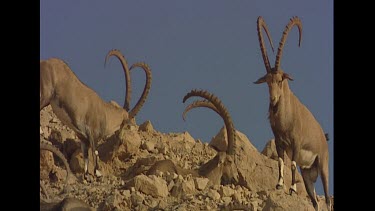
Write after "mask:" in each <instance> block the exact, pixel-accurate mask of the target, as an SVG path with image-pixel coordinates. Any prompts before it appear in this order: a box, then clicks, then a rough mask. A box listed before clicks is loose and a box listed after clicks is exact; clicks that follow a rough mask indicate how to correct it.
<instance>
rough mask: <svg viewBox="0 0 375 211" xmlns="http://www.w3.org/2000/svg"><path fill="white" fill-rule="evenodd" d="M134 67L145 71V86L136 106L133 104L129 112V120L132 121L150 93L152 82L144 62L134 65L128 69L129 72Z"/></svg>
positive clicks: (149, 71) (148, 68)
mask: <svg viewBox="0 0 375 211" xmlns="http://www.w3.org/2000/svg"><path fill="white" fill-rule="evenodd" d="M135 67H140V68H142V69H143V70H144V71H145V73H146V84H145V87H144V89H143V92H142V95H141V97H140V98H139V100H138V102H137V104H135V106H134V108H133V109H132V110H131V111H130V112H129V119H132V118H133V117H135V116H136V115H137V114H138V112H139V110H140V109H141V108H142V106H143V104H144V103H145V101H146V98H147V96H148V93H149V92H150V88H151V81H152V74H151V69H150V67H149V66H148V65H147V64H146V63H144V62H138V63H135V64H133V65H132V66H131V67H130V70H132V69H133V68H135Z"/></svg>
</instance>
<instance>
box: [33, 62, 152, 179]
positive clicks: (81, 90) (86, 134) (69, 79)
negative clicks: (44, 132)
mask: <svg viewBox="0 0 375 211" xmlns="http://www.w3.org/2000/svg"><path fill="white" fill-rule="evenodd" d="M132 67H141V68H143V69H144V70H145V72H146V75H147V80H146V85H145V89H146V90H144V91H143V94H142V96H141V99H140V100H139V101H138V103H137V105H136V106H135V107H134V109H133V110H132V111H130V112H129V113H128V111H127V110H125V109H124V108H120V107H117V106H115V105H113V104H112V103H108V102H105V101H103V100H102V99H101V98H100V97H99V96H98V94H97V93H96V92H95V91H93V90H92V89H90V88H89V87H88V86H86V85H85V84H83V83H82V82H81V81H80V80H79V79H78V78H77V76H76V75H75V74H74V73H73V72H72V70H71V69H70V68H69V66H68V65H67V64H66V63H65V62H64V61H62V60H61V59H57V58H51V59H48V60H41V61H40V110H42V109H43V108H44V107H45V106H47V105H51V106H52V110H53V112H54V113H55V114H56V116H57V117H58V118H59V119H60V121H61V122H62V123H63V124H65V125H67V126H68V127H70V128H71V129H72V130H74V131H75V133H76V134H77V136H78V138H79V139H80V140H81V147H82V152H83V156H84V158H85V174H84V177H86V176H87V174H88V147H91V149H92V154H93V159H94V172H95V175H96V176H98V177H100V176H101V173H100V171H99V170H98V167H99V165H98V160H97V159H98V158H97V157H98V152H97V151H96V144H97V142H98V141H99V140H100V139H102V138H106V137H108V136H110V135H112V134H113V133H114V132H115V131H117V130H118V129H120V126H121V125H122V123H123V122H125V121H129V120H130V119H132V118H133V117H134V116H135V115H136V114H137V112H138V111H139V110H140V108H141V106H142V105H143V103H144V102H145V99H146V97H147V94H148V92H149V89H150V86H151V70H150V69H149V67H148V66H147V65H146V64H144V63H136V64H134V65H133V66H132ZM124 71H125V76H126V81H127V82H128V83H129V81H130V77H129V72H128V69H127V68H124ZM128 90H129V89H127V90H126V94H125V99H126V100H127V99H130V97H128V96H129V94H128ZM87 146H88V147H87Z"/></svg>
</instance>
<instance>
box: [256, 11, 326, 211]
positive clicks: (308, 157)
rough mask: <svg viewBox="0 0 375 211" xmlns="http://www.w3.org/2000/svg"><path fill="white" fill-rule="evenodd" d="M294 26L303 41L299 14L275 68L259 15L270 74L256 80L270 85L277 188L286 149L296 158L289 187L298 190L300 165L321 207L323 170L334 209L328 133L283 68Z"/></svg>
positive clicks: (280, 179) (314, 200)
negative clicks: (319, 190) (318, 182)
mask: <svg viewBox="0 0 375 211" xmlns="http://www.w3.org/2000/svg"><path fill="white" fill-rule="evenodd" d="M293 26H297V27H298V29H299V45H300V44H301V37H302V23H301V20H300V19H299V18H298V17H293V18H291V19H290V22H289V23H288V24H287V26H286V28H285V30H284V32H283V35H282V37H281V41H280V44H279V48H278V51H277V55H276V61H275V66H274V67H273V68H271V66H270V63H269V60H268V56H267V52H266V48H265V46H264V40H263V36H262V32H261V30H262V29H261V28H263V29H264V30H265V32H266V34H267V36H268V39H269V41H270V43H271V46H272V49H273V44H272V40H271V38H270V35H269V32H268V29H267V26H266V23H265V21H264V20H263V18H262V17H258V21H257V31H258V37H259V43H260V49H261V52H262V57H263V60H264V64H265V67H266V71H267V74H266V75H265V76H263V77H261V78H259V79H258V80H257V81H256V82H254V83H255V84H260V83H264V82H266V83H267V84H268V88H269V95H270V104H269V109H268V112H269V117H268V118H269V121H270V124H271V128H272V132H273V134H274V136H275V144H276V150H277V154H278V157H279V162H278V165H279V181H278V183H277V186H276V188H277V189H280V188H283V186H284V180H283V171H284V151H286V153H287V155H288V156H289V158H290V159H291V161H292V166H291V170H292V186H291V187H290V189H289V191H290V194H291V193H292V192H296V191H297V190H296V180H295V171H296V166H297V165H298V166H299V167H300V170H301V174H302V177H303V181H304V184H305V187H306V191H307V193H308V195H309V197H310V199H311V201H312V204H313V206H314V208H315V210H318V209H319V205H318V203H317V199H316V193H315V188H314V183H315V182H316V179H317V177H318V173H319V174H320V176H321V179H322V183H323V187H324V193H325V199H326V204H327V207H328V210H330V209H331V205H330V199H329V195H328V194H329V193H328V174H329V173H328V157H329V154H328V145H327V139H328V136H327V137H326V135H325V134H324V132H323V130H322V128H321V126H320V124H319V123H318V122H317V120H316V119H315V117H314V116H313V115H312V113H311V112H310V111H309V110H308V109H307V108H306V106H305V105H303V104H302V103H301V102H300V101H299V100H298V98H297V97H296V96H295V95H294V94H293V92H292V91H291V90H290V88H289V85H288V80H293V79H292V77H291V76H290V75H289V74H287V73H285V72H284V71H283V70H282V69H281V68H280V59H281V55H282V50H283V47H284V44H285V41H286V38H287V36H288V33H289V31H290V30H291V29H292V28H293ZM287 79H288V80H287Z"/></svg>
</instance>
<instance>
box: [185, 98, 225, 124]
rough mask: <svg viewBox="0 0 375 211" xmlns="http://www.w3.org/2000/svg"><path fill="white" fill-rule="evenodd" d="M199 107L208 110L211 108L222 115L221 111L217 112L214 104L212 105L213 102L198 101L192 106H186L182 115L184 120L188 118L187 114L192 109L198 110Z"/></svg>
mask: <svg viewBox="0 0 375 211" xmlns="http://www.w3.org/2000/svg"><path fill="white" fill-rule="evenodd" d="M198 107H206V108H210V109H212V110H214V111H215V112H216V113H217V114H219V115H220V113H219V111H218V110H217V108H216V107H215V106H214V104H212V103H211V102H209V101H207V100H196V101H194V102H193V103H192V104H190V105H188V106H186V108H185V110H184V112H183V113H182V119H184V121H186V120H185V118H186V113H187V112H189V111H190V110H191V109H193V108H198Z"/></svg>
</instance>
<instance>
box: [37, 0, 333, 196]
mask: <svg viewBox="0 0 375 211" xmlns="http://www.w3.org/2000/svg"><path fill="white" fill-rule="evenodd" d="M258 16H263V18H264V19H265V21H266V23H267V25H268V29H269V31H270V33H271V36H272V39H273V43H274V45H275V50H276V49H277V47H278V43H279V41H280V38H281V35H282V32H283V30H284V28H285V26H286V24H287V23H288V21H289V19H290V18H291V17H292V16H298V17H300V19H301V20H302V25H303V30H302V42H301V47H298V30H297V29H296V28H293V29H292V30H291V32H290V33H289V36H288V39H287V41H286V44H285V46H284V51H283V56H282V59H281V67H282V69H283V70H284V71H285V72H287V73H289V74H290V75H291V76H292V77H293V78H294V81H291V82H289V86H290V88H291V89H292V91H293V92H294V94H295V95H296V96H297V97H298V98H299V99H300V100H301V101H302V102H303V103H304V104H305V105H306V106H307V107H308V108H309V109H310V111H311V112H312V113H313V114H314V116H315V118H316V119H317V120H318V121H319V123H320V124H321V126H322V128H323V130H324V131H325V132H328V133H329V136H330V141H329V142H328V144H329V152H330V185H329V188H330V190H329V192H330V194H333V142H334V131H333V124H334V123H333V0H328V1H327V0H316V1H297V0H284V1H269V0H256V1H255V0H253V1H244V0H242V1H241V0H238V1H225V0H206V1H199V0H192V1H175V0H160V1H145V0H138V1H128V0H122V1H100V0H90V1H88V0H86V1H77V0H65V1H56V0H41V1H40V59H48V58H50V57H58V58H60V59H63V60H65V61H66V62H67V63H68V64H69V66H70V67H71V69H72V70H73V71H74V72H75V74H76V75H77V76H78V77H79V79H80V80H81V81H82V82H84V83H85V84H86V85H88V86H89V87H91V88H92V89H93V90H95V91H96V92H97V93H98V94H99V95H100V96H101V97H102V98H103V99H104V100H105V101H109V100H114V101H116V102H117V103H119V104H120V105H123V102H124V99H125V77H124V73H123V70H122V67H121V64H120V62H119V61H118V60H117V59H116V58H115V57H113V58H111V59H110V60H109V63H107V65H106V67H104V59H105V56H106V54H107V53H108V52H109V51H110V50H111V49H119V50H120V51H121V52H122V54H123V55H124V56H125V58H126V59H127V61H128V64H129V67H130V65H132V64H133V63H135V62H141V61H144V62H146V63H147V64H148V65H149V66H150V67H151V70H152V75H153V78H152V79H153V80H152V86H151V91H150V93H149V96H148V98H147V101H146V103H145V104H144V106H143V108H142V109H141V111H140V112H139V113H138V115H137V117H136V119H137V123H138V124H141V123H143V122H144V121H146V120H150V121H151V122H152V124H153V126H154V128H155V129H156V130H158V131H161V132H183V131H188V132H189V133H190V134H191V135H192V136H193V137H194V138H196V139H201V140H202V141H204V142H208V141H210V140H211V138H212V136H214V135H216V134H217V132H218V131H219V130H220V128H221V127H222V126H223V121H222V120H221V119H220V117H219V116H218V115H217V114H216V113H214V112H212V111H210V110H208V109H206V108H199V109H195V110H193V111H191V112H189V114H188V115H187V120H186V122H184V121H183V119H182V118H181V114H182V111H183V110H184V108H185V106H186V105H188V103H190V102H192V101H193V99H192V100H189V101H188V103H185V104H183V103H182V98H183V96H184V95H185V94H186V93H187V92H189V91H190V90H191V89H196V88H198V89H206V90H208V91H210V92H211V93H213V94H215V95H216V96H218V97H219V98H220V99H221V101H222V102H223V104H224V105H225V106H226V107H227V109H228V110H229V113H230V114H231V116H232V119H233V121H234V125H235V127H236V129H237V130H239V131H241V132H243V133H244V134H246V136H247V137H248V138H249V139H250V140H251V142H252V144H253V145H254V146H255V147H256V148H258V150H259V151H261V150H262V149H263V148H264V146H265V144H266V143H267V141H268V140H270V139H271V138H273V134H272V131H271V127H270V124H269V120H268V118H267V117H268V114H267V112H268V104H269V93H268V87H267V85H266V84H260V85H256V84H254V83H253V82H254V81H256V80H257V79H258V78H259V77H261V76H263V75H264V74H265V72H266V70H265V67H264V63H263V59H262V56H261V52H260V48H259V42H258V36H257V30H256V28H257V27H256V21H257V18H258ZM266 46H267V52H268V56H269V59H270V63H271V66H274V61H275V57H276V52H275V53H272V51H271V48H270V45H269V43H268V41H267V42H266ZM131 79H132V90H133V93H132V100H131V108H132V107H133V106H134V105H135V103H136V102H137V100H138V98H139V97H140V95H141V92H142V91H143V87H144V83H145V75H144V72H143V71H142V70H141V69H135V70H134V71H132V73H131ZM275 185H276V184H275ZM316 189H317V190H316V191H317V193H318V194H320V195H322V194H323V188H322V184H321V180H320V178H318V180H317V183H316Z"/></svg>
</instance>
